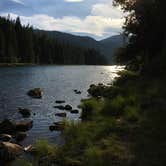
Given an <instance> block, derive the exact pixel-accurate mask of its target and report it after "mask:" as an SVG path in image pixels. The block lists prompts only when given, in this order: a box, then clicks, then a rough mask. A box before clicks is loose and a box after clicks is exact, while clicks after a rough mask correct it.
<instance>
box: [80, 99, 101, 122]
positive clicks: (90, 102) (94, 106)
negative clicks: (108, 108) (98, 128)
mask: <svg viewBox="0 0 166 166" xmlns="http://www.w3.org/2000/svg"><path fill="white" fill-rule="evenodd" d="M103 106H104V104H103V102H102V101H101V100H97V99H95V98H91V99H87V100H82V104H81V105H80V108H82V114H81V118H82V120H90V119H91V118H92V117H93V115H95V114H97V113H98V112H100V110H102V108H103Z"/></svg>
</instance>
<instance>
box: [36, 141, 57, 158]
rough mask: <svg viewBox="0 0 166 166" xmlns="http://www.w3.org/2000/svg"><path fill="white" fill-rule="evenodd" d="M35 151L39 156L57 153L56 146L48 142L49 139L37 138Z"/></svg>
mask: <svg viewBox="0 0 166 166" xmlns="http://www.w3.org/2000/svg"><path fill="white" fill-rule="evenodd" d="M35 152H36V155H37V156H47V155H52V154H54V155H56V146H55V145H51V144H49V143H48V141H47V140H44V139H41V140H37V141H36V144H35Z"/></svg>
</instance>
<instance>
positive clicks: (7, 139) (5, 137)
mask: <svg viewBox="0 0 166 166" xmlns="http://www.w3.org/2000/svg"><path fill="white" fill-rule="evenodd" d="M11 139H12V136H11V135H9V134H1V135H0V140H1V141H5V142H10V141H11Z"/></svg>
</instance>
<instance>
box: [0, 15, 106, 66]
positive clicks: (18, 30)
mask: <svg viewBox="0 0 166 166" xmlns="http://www.w3.org/2000/svg"><path fill="white" fill-rule="evenodd" d="M0 63H34V64H87V65H97V64H99V65H101V64H107V62H106V60H105V58H104V57H103V56H102V55H101V54H100V52H99V51H96V50H95V49H88V48H82V47H79V46H74V45H70V44H67V43H61V42H58V41H57V40H56V39H55V38H50V37H49V36H47V35H45V34H36V33H35V32H34V29H33V28H32V27H31V26H29V25H27V26H22V25H21V22H20V19H19V17H18V18H17V19H16V20H11V19H10V16H8V18H2V17H0Z"/></svg>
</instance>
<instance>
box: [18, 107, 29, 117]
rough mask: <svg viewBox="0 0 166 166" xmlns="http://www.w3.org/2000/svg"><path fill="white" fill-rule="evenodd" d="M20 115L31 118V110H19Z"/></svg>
mask: <svg viewBox="0 0 166 166" xmlns="http://www.w3.org/2000/svg"><path fill="white" fill-rule="evenodd" d="M18 111H19V113H20V114H21V115H22V116H23V117H24V118H28V117H30V116H31V110H29V109H26V108H18Z"/></svg>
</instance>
